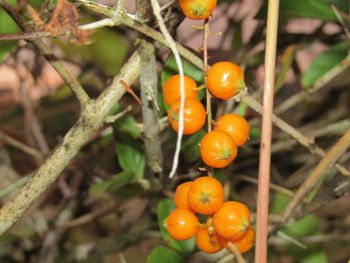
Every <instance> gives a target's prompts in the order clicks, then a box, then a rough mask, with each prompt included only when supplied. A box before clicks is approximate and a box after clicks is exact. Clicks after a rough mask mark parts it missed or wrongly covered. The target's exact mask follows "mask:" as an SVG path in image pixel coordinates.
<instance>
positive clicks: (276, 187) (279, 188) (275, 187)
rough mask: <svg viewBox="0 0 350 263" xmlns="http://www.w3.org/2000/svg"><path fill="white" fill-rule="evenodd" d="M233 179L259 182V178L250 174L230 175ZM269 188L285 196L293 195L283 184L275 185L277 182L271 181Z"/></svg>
mask: <svg viewBox="0 0 350 263" xmlns="http://www.w3.org/2000/svg"><path fill="white" fill-rule="evenodd" d="M232 178H233V179H239V180H242V181H246V182H249V183H252V184H258V183H259V180H258V179H256V178H253V177H251V176H247V175H243V174H239V175H235V176H233V177H232ZM270 188H271V189H272V190H275V191H277V192H280V193H282V194H285V195H287V196H293V195H294V192H293V191H291V190H289V189H287V188H285V187H283V186H280V185H277V184H273V183H270Z"/></svg>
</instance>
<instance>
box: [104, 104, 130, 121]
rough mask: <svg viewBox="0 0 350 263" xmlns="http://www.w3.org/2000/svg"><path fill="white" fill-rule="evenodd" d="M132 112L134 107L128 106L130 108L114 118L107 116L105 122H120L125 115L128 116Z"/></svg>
mask: <svg viewBox="0 0 350 263" xmlns="http://www.w3.org/2000/svg"><path fill="white" fill-rule="evenodd" d="M131 110H132V106H131V105H128V107H126V108H125V109H124V110H122V111H121V112H119V113H117V114H115V115H113V116H107V117H106V120H105V122H106V123H113V122H115V121H116V120H119V119H120V118H122V117H123V116H124V115H125V114H127V113H128V112H130V111H131Z"/></svg>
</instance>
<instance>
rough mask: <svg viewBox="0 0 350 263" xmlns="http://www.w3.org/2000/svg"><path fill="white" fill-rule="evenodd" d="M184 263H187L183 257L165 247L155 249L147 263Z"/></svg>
mask: <svg viewBox="0 0 350 263" xmlns="http://www.w3.org/2000/svg"><path fill="white" fill-rule="evenodd" d="M164 262H166V263H182V262H185V261H184V259H183V257H182V256H181V255H180V254H179V253H177V252H176V251H174V250H172V249H170V248H167V247H164V246H158V247H155V248H154V249H153V250H152V252H151V254H150V255H149V256H148V257H147V263H164Z"/></svg>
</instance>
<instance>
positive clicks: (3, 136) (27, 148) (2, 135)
mask: <svg viewBox="0 0 350 263" xmlns="http://www.w3.org/2000/svg"><path fill="white" fill-rule="evenodd" d="M0 140H4V141H5V142H6V143H8V144H9V145H11V146H13V147H15V148H17V149H20V150H21V151H23V152H24V153H27V154H29V155H32V156H34V157H37V158H39V159H43V157H44V156H43V154H42V153H41V152H39V151H38V150H36V149H34V148H32V147H30V146H28V145H26V144H24V143H22V142H20V141H18V140H16V139H14V138H12V137H11V136H9V135H7V134H6V133H4V132H2V131H1V130H0Z"/></svg>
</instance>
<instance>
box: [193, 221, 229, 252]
mask: <svg viewBox="0 0 350 263" xmlns="http://www.w3.org/2000/svg"><path fill="white" fill-rule="evenodd" d="M196 245H197V247H198V248H199V249H200V250H202V251H204V252H206V253H210V254H212V253H216V252H219V251H220V250H221V249H222V248H223V245H222V244H221V243H220V239H219V237H218V235H217V234H216V233H215V232H214V233H212V234H210V233H209V232H208V229H207V227H205V226H202V227H200V228H199V230H198V232H197V234H196Z"/></svg>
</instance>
